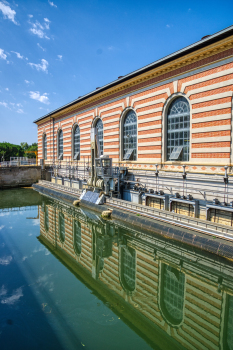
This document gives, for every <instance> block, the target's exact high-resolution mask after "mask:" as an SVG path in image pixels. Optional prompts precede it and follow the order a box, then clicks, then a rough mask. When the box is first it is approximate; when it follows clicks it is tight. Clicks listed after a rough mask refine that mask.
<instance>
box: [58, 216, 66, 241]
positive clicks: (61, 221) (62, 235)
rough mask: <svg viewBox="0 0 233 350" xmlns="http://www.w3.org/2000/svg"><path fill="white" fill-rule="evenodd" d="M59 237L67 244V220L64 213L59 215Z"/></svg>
mask: <svg viewBox="0 0 233 350" xmlns="http://www.w3.org/2000/svg"><path fill="white" fill-rule="evenodd" d="M59 237H60V241H61V242H62V243H64V242H65V218H64V214H63V213H61V212H60V213H59Z"/></svg>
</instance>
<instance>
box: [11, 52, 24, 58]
mask: <svg viewBox="0 0 233 350" xmlns="http://www.w3.org/2000/svg"><path fill="white" fill-rule="evenodd" d="M11 52H13V53H15V54H16V56H17V57H18V58H20V59H23V56H21V55H20V53H19V52H16V51H11Z"/></svg>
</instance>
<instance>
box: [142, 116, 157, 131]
mask: <svg viewBox="0 0 233 350" xmlns="http://www.w3.org/2000/svg"><path fill="white" fill-rule="evenodd" d="M161 119H162V115H157V116H156V117H150V116H148V118H143V119H138V124H143V123H149V122H153V121H156V120H161ZM152 128H153V126H152ZM139 131H141V127H140V130H139Z"/></svg>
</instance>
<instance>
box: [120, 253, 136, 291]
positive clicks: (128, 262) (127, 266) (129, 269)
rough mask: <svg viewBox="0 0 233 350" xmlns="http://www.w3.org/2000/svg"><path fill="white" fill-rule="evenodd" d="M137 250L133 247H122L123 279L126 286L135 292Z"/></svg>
mask: <svg viewBox="0 0 233 350" xmlns="http://www.w3.org/2000/svg"><path fill="white" fill-rule="evenodd" d="M135 275H136V252H135V250H134V249H133V248H130V247H122V251H121V280H122V283H123V285H124V288H125V289H126V290H128V291H131V292H133V291H134V289H135V278H136V276H135Z"/></svg>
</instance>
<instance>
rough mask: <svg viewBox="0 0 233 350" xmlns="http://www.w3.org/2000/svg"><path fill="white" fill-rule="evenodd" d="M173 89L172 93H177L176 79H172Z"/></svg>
mask: <svg viewBox="0 0 233 350" xmlns="http://www.w3.org/2000/svg"><path fill="white" fill-rule="evenodd" d="M173 89H174V94H176V93H177V89H178V80H174V81H173Z"/></svg>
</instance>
